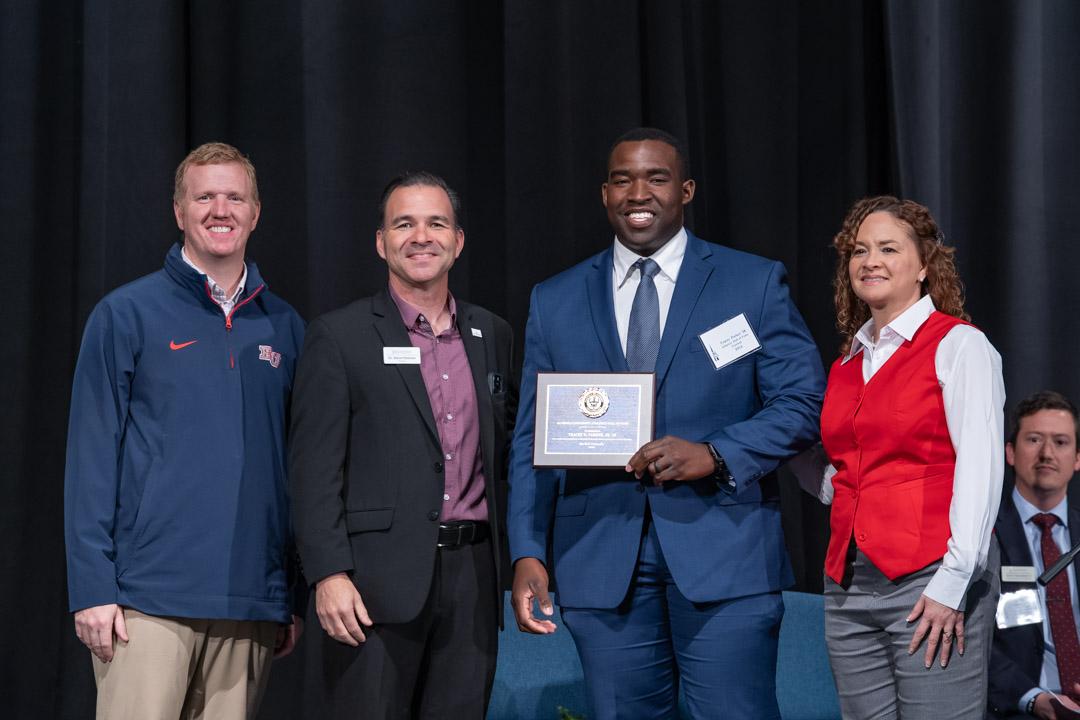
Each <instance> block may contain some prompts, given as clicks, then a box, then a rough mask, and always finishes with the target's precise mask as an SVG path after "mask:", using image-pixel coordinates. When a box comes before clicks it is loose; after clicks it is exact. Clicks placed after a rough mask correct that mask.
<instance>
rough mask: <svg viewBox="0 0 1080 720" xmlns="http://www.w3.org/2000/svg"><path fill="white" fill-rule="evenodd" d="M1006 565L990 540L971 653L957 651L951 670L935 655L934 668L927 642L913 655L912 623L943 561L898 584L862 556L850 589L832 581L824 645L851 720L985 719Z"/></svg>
mask: <svg viewBox="0 0 1080 720" xmlns="http://www.w3.org/2000/svg"><path fill="white" fill-rule="evenodd" d="M999 565H1000V557H999V550H998V544H997V538H996V537H991V539H990V548H989V552H988V555H987V567H986V569H985V570H984V571H983V572H982V573H981V574H978V575H976V577H975V578H973V580H972V583H971V586H970V587H969V588H968V592H967V596H966V598H965V606H964V655H963V656H960V655H959V654H958V653H957V652H956V651H955V650H954V651H953V653H952V656H951V658H950V660H949V665H948V667H945V668H942V667H941V664H940V662H939V660H938V658H935V660H934V663H933V665H931V667H930V669H929V670H928V669H926V667H925V665H924V661H925V656H926V641H925V640H924V641H923V644H922V645H920V646H919V649H918V650H916V651H915V654H914V655H908V644H909V643H910V642H911V638H912V635H913V634H914V633H915V628H916V627H918V624H919V623H918V621H917V620H916V621H915V622H912V623H908V622H905V619H906V618H907V616H908V613H910V612H911V609H912V608H913V607H914V606H915V603H916V601H917V600H918V599H919V596H920V595H922V592H923V590H924V589H925V588H926V585H927V583H929V582H930V578H931V577H933V575H934V573H935V572H936V571H937V569H938V568H939V567H940V566H941V563H940V562H936V563H933V564H932V565H929V566H927V567H925V568H923V569H922V570H919V571H917V572H914V573H912V574H910V575H905V576H903V577H901V578H897V579H896V580H895V581H894V580H889V579H888V578H887V577H885V576H884V575H882V574H881V571H880V570H878V569H877V568H876V567H874V565H873V563H871V562H870V561H869V560H867V558H866V556H865V555H863V554H862V552H861V551H856V553H855V558H854V562H853V564H852V567H851V568H850V571H851V585H850V586H849V587H848V589H847V590H845V589H844V588H843V587H841V586H840V585H837V584H836V583H834V582H833V581H832V580H830V579H829V578H828V577H826V578H825V643H826V645H827V646H828V648H829V663H830V665H831V666H832V671H833V676H834V677H835V678H836V689H837V691H838V693H839V695H840V710H841V713H842V714H843V716H844V718H851V720H871V719H875V720H876V719H878V718H902V719H906V720H934V719H935V718H941V719H942V720H946V719H947V720H958V719H961V718H970V719H971V720H982V718H983V717H985V714H986V692H987V668H988V666H989V664H990V646H991V642H992V640H993V633H994V612H995V609H996V604H997V597H998V592H999V588H1000V582H999V577H998V567H999ZM939 654H940V653H939Z"/></svg>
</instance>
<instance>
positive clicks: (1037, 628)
mask: <svg viewBox="0 0 1080 720" xmlns="http://www.w3.org/2000/svg"><path fill="white" fill-rule="evenodd" d="M1041 628H1042V626H1041V625H1030V626H1024V627H1019V628H1012V629H1009V630H998V629H996V628H995V630H994V643H993V647H992V649H991V651H990V690H989V702H990V709H991V711H992V712H994V713H996V714H997V715H999V716H1005V715H1011V714H1018V713H1019V710H1018V707H1017V703H1019V702H1020V698H1021V697H1022V696H1023V695H1024V693H1026V692H1027V691H1028V690H1031V689H1032V688H1035V687H1038V686H1039V678H1037V677H1035V678H1033V677H1031V676H1030V675H1029V674H1028V673H1026V672H1024V670H1023V668H1021V667H1020V666H1019V665H1018V664H1017V663H1016V661H1015V660H1014V659H1013V658H1012V656H1011V655H1010V653H1009V648H1008V647H1007V644H1015V643H1008V641H1007V640H1006V638H1005V634H1007V633H1011V634H1013V639H1017V640H1020V641H1021V642H1028V639H1027V638H1029V637H1030V643H1031V644H1032V645H1034V643H1035V642H1036V639H1035V636H1034V633H1035V632H1041ZM1033 629H1034V630H1033Z"/></svg>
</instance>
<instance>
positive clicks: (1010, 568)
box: [1001, 565, 1035, 583]
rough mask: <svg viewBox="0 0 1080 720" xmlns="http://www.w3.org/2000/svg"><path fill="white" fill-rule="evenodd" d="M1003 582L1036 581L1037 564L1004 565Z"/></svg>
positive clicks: (1002, 568)
mask: <svg viewBox="0 0 1080 720" xmlns="http://www.w3.org/2000/svg"><path fill="white" fill-rule="evenodd" d="M1001 582H1013V583H1033V582H1035V566H1034V565H1002V566H1001Z"/></svg>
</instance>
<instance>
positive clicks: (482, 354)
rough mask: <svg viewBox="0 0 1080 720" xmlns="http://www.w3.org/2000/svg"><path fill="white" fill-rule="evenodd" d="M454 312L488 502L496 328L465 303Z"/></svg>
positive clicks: (492, 450)
mask: <svg viewBox="0 0 1080 720" xmlns="http://www.w3.org/2000/svg"><path fill="white" fill-rule="evenodd" d="M457 311H458V315H457V327H458V332H460V333H461V342H462V343H463V344H464V345H465V355H466V356H467V357H468V358H469V368H470V369H471V370H472V378H473V387H474V388H475V389H476V412H477V414H478V415H479V416H480V453H481V455H482V456H483V459H484V479H485V481H486V484H487V488H486V489H487V491H488V492H487V496H488V498H489V499H490V498H493V497H494V492H493V491H492V482H493V477H494V473H495V471H496V469H495V427H494V425H493V420H492V418H493V417H494V411H493V410H492V409H491V389H490V388H489V386H488V368H495V367H496V363H495V357H494V350H493V349H492V345H491V343H493V342H495V337H494V334H495V329H494V328H493V327H491V325H488V324H483V323H480V322H479V321H478V320H477V318H476V314H475V313H473V311H472V307H471V306H470V305H468V304H466V303H462V302H458V303H457ZM477 333H479V334H477ZM489 501H490V500H489Z"/></svg>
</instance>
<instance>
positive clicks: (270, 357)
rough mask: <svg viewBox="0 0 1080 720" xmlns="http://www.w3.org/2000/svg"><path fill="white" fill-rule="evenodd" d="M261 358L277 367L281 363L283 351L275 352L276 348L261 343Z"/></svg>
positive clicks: (271, 365)
mask: <svg viewBox="0 0 1080 720" xmlns="http://www.w3.org/2000/svg"><path fill="white" fill-rule="evenodd" d="M259 359H260V360H265V361H266V362H268V363H270V367H277V366H278V365H280V364H281V353H279V352H274V348H272V347H271V346H269V345H260V346H259Z"/></svg>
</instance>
